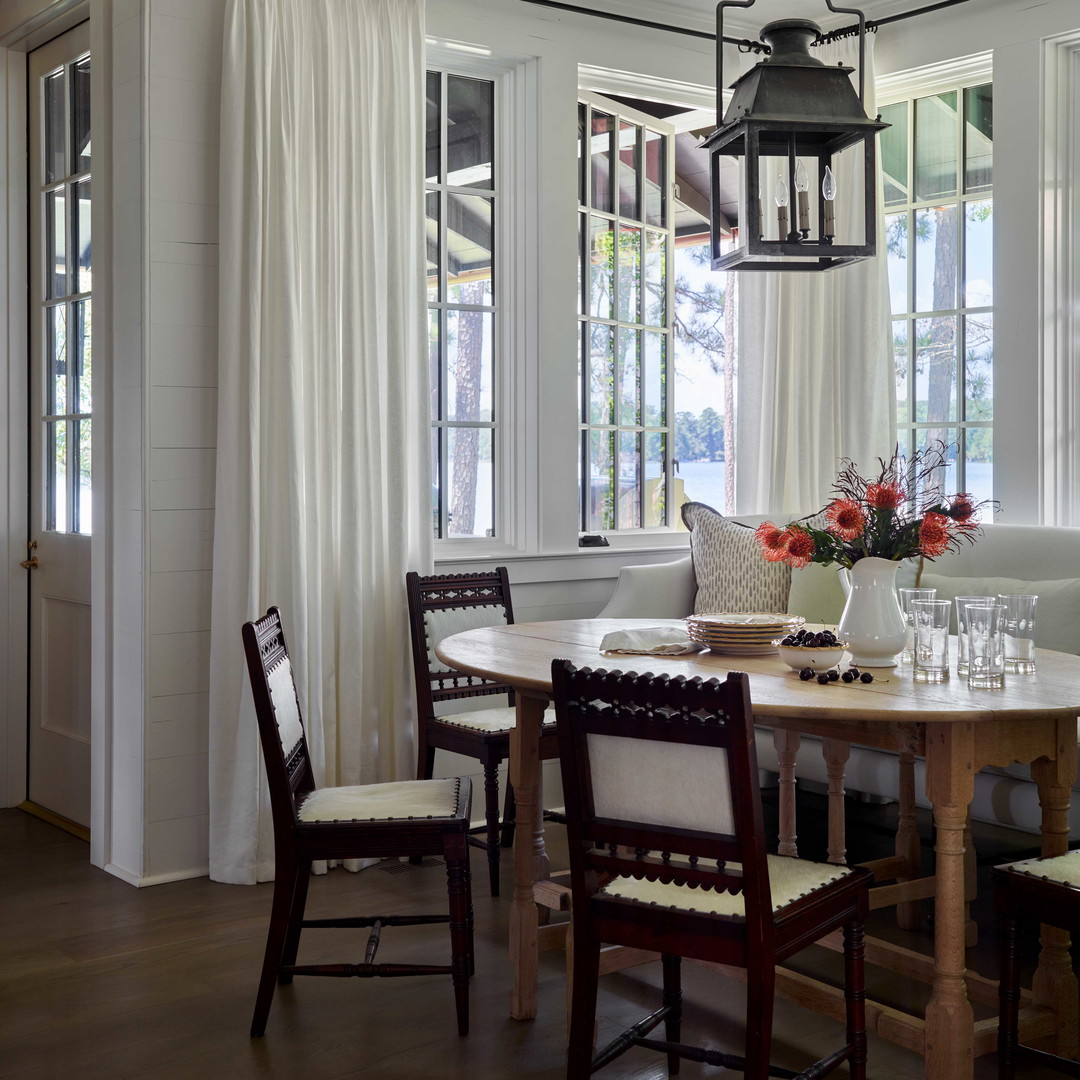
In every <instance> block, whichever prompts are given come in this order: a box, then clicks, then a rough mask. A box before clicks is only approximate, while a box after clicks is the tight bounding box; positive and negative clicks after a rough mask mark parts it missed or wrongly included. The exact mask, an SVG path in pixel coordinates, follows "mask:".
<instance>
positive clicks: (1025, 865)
mask: <svg viewBox="0 0 1080 1080" xmlns="http://www.w3.org/2000/svg"><path fill="white" fill-rule="evenodd" d="M992 877H993V882H994V901H995V906H996V907H997V916H998V949H999V954H1000V959H1001V982H1000V984H999V986H998V994H999V1000H1000V1016H999V1017H998V1076H999V1077H1000V1080H1012V1078H1013V1077H1014V1076H1015V1075H1016V1063H1017V1061H1020V1060H1026V1061H1031V1062H1033V1063H1037V1064H1039V1065H1042V1066H1044V1067H1045V1068H1050V1069H1054V1070H1056V1071H1057V1072H1060V1073H1064V1074H1065V1075H1066V1076H1080V1061H1074V1060H1073V1059H1072V1058H1066V1057H1061V1056H1059V1055H1057V1054H1052V1053H1050V1052H1049V1051H1047V1050H1039V1049H1036V1048H1035V1047H1034V1046H1025V1045H1024V1044H1023V1043H1021V1042H1020V1032H1019V1029H1020V962H1019V961H1020V957H1019V955H1018V953H1019V949H1018V942H1019V935H1020V925H1021V922H1022V920H1023V919H1030V920H1031V921H1033V922H1037V923H1047V924H1048V925H1050V926H1056V927H1059V928H1060V929H1062V930H1067V931H1069V933H1070V934H1077V933H1080V850H1078V851H1070V852H1069V853H1068V854H1066V855H1056V856H1050V857H1048V858H1042V859H1026V860H1024V861H1023V862H1016V863H1008V864H1006V865H1004V866H995V867H994V869H993V871H992Z"/></svg>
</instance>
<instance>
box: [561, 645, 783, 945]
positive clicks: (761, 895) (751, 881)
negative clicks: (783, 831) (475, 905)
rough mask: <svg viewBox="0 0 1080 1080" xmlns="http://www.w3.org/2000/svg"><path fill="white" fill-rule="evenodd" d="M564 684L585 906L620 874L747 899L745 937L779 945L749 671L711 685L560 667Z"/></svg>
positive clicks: (569, 779) (574, 855) (572, 815)
mask: <svg viewBox="0 0 1080 1080" xmlns="http://www.w3.org/2000/svg"><path fill="white" fill-rule="evenodd" d="M552 678H553V685H554V692H555V708H556V715H557V717H558V736H559V755H560V759H561V761H562V773H563V796H564V798H565V801H566V813H567V830H568V840H569V847H570V864H571V874H572V879H573V882H574V892H575V905H576V903H577V900H578V895H577V894H578V893H579V890H583V893H584V895H583V897H582V901H583V902H584V903H587V901H588V897H589V896H592V895H593V894H595V893H596V891H597V890H598V889H600V888H601V887H602V886H603V885H604V884H605V882H607V881H608V880H610V879H611V878H612V877H616V876H623V875H625V876H630V877H634V878H638V879H641V878H645V879H646V880H649V881H660V882H663V883H670V882H676V883H678V884H689V885H693V886H696V887H698V888H702V889H711V890H716V891H718V892H728V893H736V894H737V893H741V894H742V895H743V903H744V910H745V921H743V920H739V922H740V924H741V929H742V930H743V931H750V929H751V927H752V926H753V927H754V928H755V929H756V930H757V932H758V933H760V934H761V935H762V936H763V937H767V936H768V933H769V930H768V928H769V927H771V925H772V902H771V895H770V888H769V874H768V864H767V861H766V853H765V834H764V824H763V819H762V811H761V799H760V794H759V790H758V779H757V777H758V773H757V759H756V754H755V749H754V730H753V724H752V721H751V709H750V695H749V689H748V680H747V677H746V675H745V674H743V673H741V672H731V673H730V674H729V675H728V677H727V679H725V680H724V681H723V682H720V681H718V680H716V679H710V680H708V681H707V682H703V681H702V680H701V679H697V678H695V679H690V680H687V679H685V678H683V677H682V676H678V677H676V678H669V677H668V676H667V675H660V676H652V675H638V674H635V673H633V672H629V673H623V672H618V671H603V670H591V669H589V668H582V669H580V670H578V669H576V668H575V667H574V666H573V665H572V664H571V663H570V662H569V661H567V660H556V661H554V662H553V664H552ZM732 864H736V865H734V866H733V865H732ZM579 883H580V885H579Z"/></svg>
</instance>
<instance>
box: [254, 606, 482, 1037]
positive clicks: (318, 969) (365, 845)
mask: <svg viewBox="0 0 1080 1080" xmlns="http://www.w3.org/2000/svg"><path fill="white" fill-rule="evenodd" d="M243 636H244V653H245V655H246V657H247V667H248V675H249V677H250V679H251V692H252V695H253V697H254V700H255V714H256V716H257V718H258V722H259V736H260V740H261V742H262V750H263V759H264V761H265V763H266V779H267V784H268V785H269V788H270V807H271V811H272V814H273V821H274V901H273V908H272V911H271V914H270V929H269V932H268V933H267V937H266V952H265V955H264V958H263V966H262V976H261V978H260V980H259V992H258V995H257V997H256V1000H255V1012H254V1015H253V1017H252V1020H251V1034H252V1036H259V1035H262V1034H263V1033H264V1032H265V1030H266V1018H267V1015H268V1014H269V1012H270V1003H271V1002H272V1001H273V997H274V984H275V982H279V983H290V982H292V979H293V976H294V975H325V976H331V977H339V978H340V977H343V976H359V977H361V978H372V977H376V976H393V977H397V976H405V975H450V976H451V977H452V979H453V985H454V998H455V1004H456V1008H457V1024H458V1032H459V1033H460V1034H462V1035H465V1034H467V1032H468V1030H469V978H470V976H471V975H472V967H473V950H472V934H473V929H472V926H473V923H472V892H471V883H470V877H469V846H468V828H469V811H470V808H471V803H472V785H471V783H470V781H469V780H468V778H456V779H450V780H421V781H417V780H406V781H403V782H400V783H385V784H361V785H356V786H350V787H323V788H318V787H316V786H315V777H314V774H313V772H312V767H311V761H310V758H309V756H308V745H307V739H306V737H305V735H304V722H303V717H302V716H301V712H300V702H299V699H298V697H297V693H296V683H295V681H294V678H293V669H292V663H291V661H290V659H289V650H288V648H287V646H286V644H285V633H284V631H283V630H282V626H281V616H280V613H279V611H278V609H277V608H276V607H272V608H270V609H269V610H268V611H267V613H266V615H265V616H263V618H261V619H258V620H257V621H255V622H248V623H244V628H243ZM424 855H431V856H439V855H441V856H442V857H443V859H444V860H445V861H446V876H447V885H448V893H449V901H450V903H449V908H450V910H449V915H445V914H439V915H377V916H352V917H345V918H336V919H305V918H304V907H305V903H306V901H307V893H308V884H309V882H310V880H311V864H312V862H313V861H315V860H316V859H371V858H374V859H387V858H398V857H411V856H421V857H422V856H424ZM426 923H449V924H450V954H451V960H450V963H449V964H383V963H375V953H376V949H377V948H378V946H379V941H380V935H381V932H382V930H383V928H384V927H388V926H416V925H421V924H426ZM307 927H352V928H360V927H369V928H370V930H371V933H370V935H369V937H368V943H367V948H366V951H365V953H364V959H363V961H362V962H361V963H320V964H297V963H296V956H297V951H298V948H299V944H300V932H301V930H303V929H305V928H307Z"/></svg>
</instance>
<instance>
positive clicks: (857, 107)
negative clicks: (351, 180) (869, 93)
mask: <svg viewBox="0 0 1080 1080" xmlns="http://www.w3.org/2000/svg"><path fill="white" fill-rule="evenodd" d="M755 2H756V0H719V3H717V5H716V22H717V47H716V73H717V81H716V104H717V111H716V115H717V128H716V130H715V131H714V132H713V133H712V134H711V135H710V136H709V137H708V138H707V139H706V140H705V142H704V144H703V146H704V147H705V148H707V149H708V150H709V157H710V191H711V199H712V215H711V217H712V222H711V240H712V245H711V254H712V268H713V269H714V270H741V271H745V270H759V271H770V270H801V271H821V270H832V269H835V268H836V267H839V266H846V265H848V264H850V263H854V262H860V261H862V260H863V259H868V258H872V257H873V256H875V255H876V253H877V212H876V197H875V192H876V183H877V145H876V144H877V139H876V136H877V133H878V132H879V131H880V130H882V129H883V128H886V127H888V126H889V125H888V124H885V123H883V122H882V120H881V118H880V116H879V117H877V118H876V119H874V120H871V119H870V118H869V117H867V115H866V112H865V106H864V104H863V101H864V90H865V83H864V66H865V65H864V59H865V36H866V19H865V16H864V15H863V13H862V12H861V11H859V10H858V9H856V8H842V7H836V6H834V4H833V3H832V0H825V3H826V5H827V6H828V8H829V10H830V11H834V12H842V13H845V14H851V15H857V16H858V19H859V92H858V96H857V97H856V95H855V92H854V88H853V87H852V85H851V80H850V79H849V78H848V76H849V74H850V72H851V71H852V70H853V69H852V68H850V67H845V66H844V65H842V64H841V65H832V66H827V65H824V64H817V63H811V64H805V63H804V64H794V65H787V64H784V63H782V62H781V63H770V60H768V59H767V60H764V61H762V62H760V63H758V64H756V65H755V66H754V67H753V68H751V69H750V71H748V72H746V73H745V74H744V75H742V76H741V77H740V78H739V79H738V80H737V82H736V83H735V84H734V89H735V94H734V97H733V98H732V101H731V104H730V105H729V107H728V110H727V115H726V116H725V115H724V108H723V88H724V81H723V73H724V61H723V51H724V47H723V36H724V34H723V31H724V8H726V7H744V8H746V7H751V6H753V4H754V3H755ZM770 31H774V32H782V31H794V33H795V35H796V36H798V35H799V34H802V35H804V36H812V35H815V34H816V35H817V36H818V37H820V29H819V28H818V27H817V26H816V24H814V23H812V22H809V21H807V20H803V19H791V20H781V21H779V22H775V23H771V24H769V25H768V26H766V27H765V28H764V29H763V31H762V35H763V36H768V35H769V32H770ZM804 48H805V46H804ZM796 100H797V101H798V102H799V103H800V106H803V105H805V106H806V107H805V108H804V111H802V112H799V113H796V112H794V111H789V112H788V113H786V114H785V113H783V112H778V111H777V108H776V106H777V105H778V104H783V103H788V104H790V103H791V102H792V101H796ZM860 143H861V144H862V149H863V199H864V208H863V243H861V244H837V243H835V242H834V240H835V237H834V236H833V235H828V234H825V233H824V232H823V227H824V222H825V203H826V199H825V197H824V194H823V192H822V180H823V177H824V175H825V169H826V167H830V166H831V164H832V160H833V157H834V156H835V155H836V154H838V153H840V152H841V151H842V150H845V149H847V148H849V147H854V146H858V145H859V144H860ZM725 156H727V157H735V158H740V157H741V158H743V159H744V160H745V176H744V177H743V178H741V182H740V196H741V197H740V200H739V203H740V220H739V245H738V247H737V248H736V249H735V250H734V251H729V252H726V253H725V252H723V242H724V241H723V232H724V229H723V223H724V222H725V220H726V219H725V218H724V215H723V214H722V213H720V205H721V183H720V181H721V168H720V159H721V158H722V157H725ZM762 157H786V159H787V177H786V179H787V184H788V191H789V192H790V193H791V195H792V198H793V199H794V198H795V192H796V183H795V173H796V161H797V160H798V159H799V158H802V159H813V160H815V161H816V163H817V178H816V185H817V186H816V190H817V208H818V209H817V222H818V229H819V235H818V236H817V238H812V237H811V236H810V230H809V229H804V230H799V229H797V228H795V220H794V215H792V227H791V229H790V231H789V232H788V234H787V236H786V237H783V238H780V239H777V240H766V239H765V238H764V235H763V228H762V226H763V222H762V220H761V210H760V205H759V203H760V200H759V198H758V197H757V196H751V193H752V192H758V191H760V182H761V172H762V169H761V158H762Z"/></svg>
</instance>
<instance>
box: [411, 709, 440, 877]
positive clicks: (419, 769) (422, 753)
mask: <svg viewBox="0 0 1080 1080" xmlns="http://www.w3.org/2000/svg"><path fill="white" fill-rule="evenodd" d="M434 773H435V747H434V746H431V745H429V744H428V741H427V727H426V725H425V723H424V721H423V720H421V721H420V729H419V732H418V733H417V737H416V779H417V780H430V779H431V777H432V776H433V775H434ZM423 861H424V860H423V859H422V858H421V857H420V856H419V855H410V856H409V862H410V864H411V865H413V866H419V865H420V864H421V863H422V862H423Z"/></svg>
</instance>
